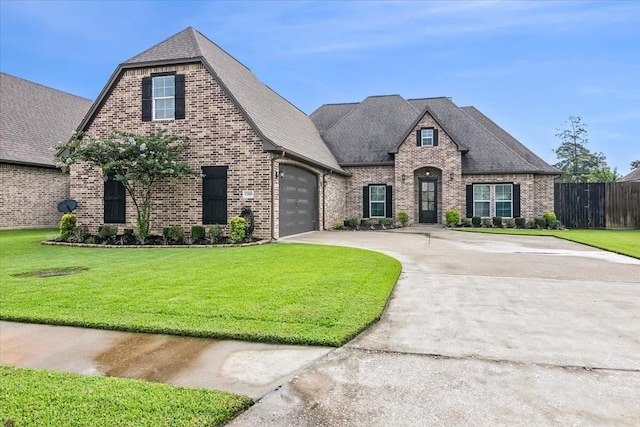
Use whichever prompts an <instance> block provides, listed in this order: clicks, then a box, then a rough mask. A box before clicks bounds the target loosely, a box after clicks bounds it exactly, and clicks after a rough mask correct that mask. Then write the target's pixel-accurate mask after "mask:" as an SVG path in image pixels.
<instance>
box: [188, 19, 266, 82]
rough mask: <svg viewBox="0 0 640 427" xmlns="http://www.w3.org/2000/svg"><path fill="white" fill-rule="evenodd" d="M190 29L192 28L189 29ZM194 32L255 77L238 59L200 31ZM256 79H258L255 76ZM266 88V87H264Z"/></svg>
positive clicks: (198, 44) (199, 47)
mask: <svg viewBox="0 0 640 427" xmlns="http://www.w3.org/2000/svg"><path fill="white" fill-rule="evenodd" d="M189 28H192V27H189ZM192 29H193V31H194V32H196V33H198V34H199V35H200V36H202V37H203V38H204V39H206V40H207V41H208V42H209V43H211V44H212V45H214V46H215V47H217V48H218V49H220V50H221V51H222V53H224V54H225V55H227V56H228V57H229V58H231V59H233V60H234V61H235V62H237V63H238V64H239V65H241V66H242V67H243V68H246V69H247V70H248V71H250V72H251V74H253V75H255V73H254V72H253V71H251V68H249V67H247V66H246V65H244V64H243V63H242V62H240V60H238V58H236V57H235V56H233V55H231V54H230V53H229V52H227V51H226V50H224V49H223V48H222V47H221V46H220V45H219V44H217V43H216V42H214V41H213V40H211V39H210V38H209V37H207V36H205V35H204V34H202V33H201V32H200V31H198V30H196V29H195V28H192ZM196 44H197V46H198V49H200V53H201V54H202V48H201V46H200V43H198V41H197V40H196ZM202 56H203V57H204V54H202ZM256 78H258V77H257V76H256ZM265 86H266V85H265Z"/></svg>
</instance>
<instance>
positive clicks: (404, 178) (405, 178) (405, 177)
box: [402, 174, 407, 182]
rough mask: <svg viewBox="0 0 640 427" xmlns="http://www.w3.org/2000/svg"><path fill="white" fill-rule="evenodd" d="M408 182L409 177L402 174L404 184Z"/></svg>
mask: <svg viewBox="0 0 640 427" xmlns="http://www.w3.org/2000/svg"><path fill="white" fill-rule="evenodd" d="M406 180H407V175H405V174H402V182H405V181H406Z"/></svg>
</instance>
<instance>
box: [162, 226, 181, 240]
mask: <svg viewBox="0 0 640 427" xmlns="http://www.w3.org/2000/svg"><path fill="white" fill-rule="evenodd" d="M162 237H164V240H165V241H166V242H167V243H169V244H175V243H179V242H180V241H182V238H183V237H184V230H183V229H182V227H181V226H179V225H170V226H169V227H165V228H163V229H162Z"/></svg>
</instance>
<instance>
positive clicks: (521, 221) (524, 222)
mask: <svg viewBox="0 0 640 427" xmlns="http://www.w3.org/2000/svg"><path fill="white" fill-rule="evenodd" d="M515 221H516V228H525V227H526V226H527V220H526V219H524V218H523V217H518V218H516V219H515Z"/></svg>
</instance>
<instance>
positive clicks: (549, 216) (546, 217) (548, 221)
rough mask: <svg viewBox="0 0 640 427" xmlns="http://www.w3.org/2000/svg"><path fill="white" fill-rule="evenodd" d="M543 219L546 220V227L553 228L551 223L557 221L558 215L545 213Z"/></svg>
mask: <svg viewBox="0 0 640 427" xmlns="http://www.w3.org/2000/svg"><path fill="white" fill-rule="evenodd" d="M542 218H544V221H545V226H546V227H549V228H551V221H555V220H557V218H556V214H555V213H553V212H545V213H543V214H542Z"/></svg>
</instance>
